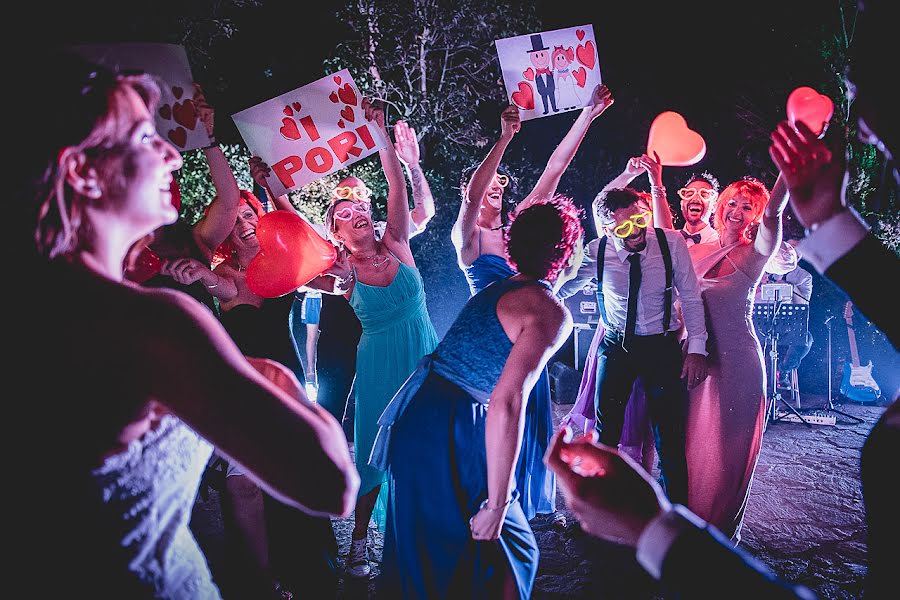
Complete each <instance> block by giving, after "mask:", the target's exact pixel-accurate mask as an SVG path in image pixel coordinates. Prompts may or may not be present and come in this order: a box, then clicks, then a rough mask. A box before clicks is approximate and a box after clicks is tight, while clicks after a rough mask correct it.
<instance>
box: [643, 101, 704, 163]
mask: <svg viewBox="0 0 900 600" xmlns="http://www.w3.org/2000/svg"><path fill="white" fill-rule="evenodd" d="M654 152H656V153H658V154H659V159H660V161H661V162H662V164H663V166H667V167H687V166H689V165H693V164H695V163H697V162H699V161H700V159H701V158H703V157H704V155H706V141H705V140H704V139H703V136H701V135H700V134H699V133H697V132H696V131H694V130H692V129H690V128H689V127H688V125H687V121H685V120H684V117H682V116H681V115H680V114H678V113H677V112H674V111H666V112H664V113H660V114H659V115H658V116H657V117H656V118H655V119H653V124H652V125H650V135H649V137H648V139H647V154H648V155H650V156H653V153H654Z"/></svg>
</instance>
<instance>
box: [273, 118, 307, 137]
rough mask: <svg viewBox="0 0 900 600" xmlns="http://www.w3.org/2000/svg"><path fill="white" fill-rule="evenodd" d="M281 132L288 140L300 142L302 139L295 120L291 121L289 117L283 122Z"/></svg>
mask: <svg viewBox="0 0 900 600" xmlns="http://www.w3.org/2000/svg"><path fill="white" fill-rule="evenodd" d="M278 131H280V132H281V135H283V136H284V139H286V140H291V141H295V140H299V139H300V137H301V136H300V130H299V129H298V128H297V124H296V123H294V120H293V119H289V118H287V117H285V118H283V119H282V120H281V127H280V128H279V129H278Z"/></svg>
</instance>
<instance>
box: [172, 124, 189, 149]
mask: <svg viewBox="0 0 900 600" xmlns="http://www.w3.org/2000/svg"><path fill="white" fill-rule="evenodd" d="M169 139H170V140H172V143H173V144H175V145H176V146H178V147H179V148H184V145H185V144H187V131H185V130H184V127H176V128H175V129H172V130H170V131H169Z"/></svg>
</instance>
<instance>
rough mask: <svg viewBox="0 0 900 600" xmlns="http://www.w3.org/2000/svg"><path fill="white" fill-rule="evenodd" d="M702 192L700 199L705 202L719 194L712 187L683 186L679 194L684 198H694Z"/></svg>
mask: <svg viewBox="0 0 900 600" xmlns="http://www.w3.org/2000/svg"><path fill="white" fill-rule="evenodd" d="M697 194H700V199H701V200H703V201H704V202H710V201H712V200H715V199H716V198H717V197H718V196H719V192H717V191H716V190H714V189H711V188H691V187H683V188H681V189H680V190H678V195H679V196H681V199H682V200H685V201H687V200H693V198H694V196H696V195H697Z"/></svg>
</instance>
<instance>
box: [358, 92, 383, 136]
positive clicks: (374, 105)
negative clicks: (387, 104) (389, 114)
mask: <svg viewBox="0 0 900 600" xmlns="http://www.w3.org/2000/svg"><path fill="white" fill-rule="evenodd" d="M362 109H363V112H364V113H365V115H366V121H374V122H375V124H376V125H378V126H379V127H381V128H382V129H383V128H384V104H382V103H381V102H380V101H379V100H375V101H372V100H369V99H368V98H363V101H362Z"/></svg>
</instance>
